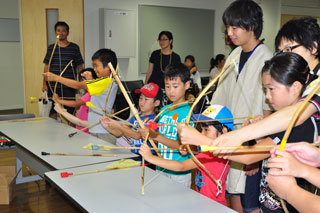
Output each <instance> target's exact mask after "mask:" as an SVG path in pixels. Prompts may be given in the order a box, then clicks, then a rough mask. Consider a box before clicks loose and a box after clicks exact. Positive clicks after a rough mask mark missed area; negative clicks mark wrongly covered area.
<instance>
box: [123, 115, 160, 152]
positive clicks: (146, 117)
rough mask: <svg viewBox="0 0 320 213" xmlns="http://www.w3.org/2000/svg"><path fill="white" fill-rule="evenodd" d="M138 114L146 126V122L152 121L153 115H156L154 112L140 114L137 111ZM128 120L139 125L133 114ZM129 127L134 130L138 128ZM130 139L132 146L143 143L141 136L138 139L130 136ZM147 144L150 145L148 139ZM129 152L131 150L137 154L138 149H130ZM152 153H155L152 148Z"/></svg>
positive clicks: (138, 145)
mask: <svg viewBox="0 0 320 213" xmlns="http://www.w3.org/2000/svg"><path fill="white" fill-rule="evenodd" d="M139 116H140V118H141V120H142V122H143V124H144V125H145V126H148V122H150V121H152V120H153V119H154V117H156V114H151V115H145V116H141V113H139ZM128 122H129V123H131V124H133V125H135V126H137V127H139V128H140V125H139V123H138V121H137V119H136V118H135V117H134V116H132V117H131V118H130V119H129V121H128ZM131 128H132V129H133V130H135V131H137V130H138V129H137V128H135V127H131ZM130 140H131V142H132V146H135V147H140V146H141V144H143V142H144V139H143V138H141V139H139V140H136V139H133V138H130ZM148 145H149V147H152V146H151V144H150V142H149V141H148ZM131 152H133V153H135V154H139V149H131ZM152 153H153V154H155V151H154V150H152Z"/></svg>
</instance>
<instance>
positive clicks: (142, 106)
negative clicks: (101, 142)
mask: <svg viewBox="0 0 320 213" xmlns="http://www.w3.org/2000/svg"><path fill="white" fill-rule="evenodd" d="M135 93H141V95H140V98H139V110H140V113H139V116H140V118H141V120H142V122H143V123H144V124H145V125H146V126H147V125H148V123H149V122H150V121H152V120H153V119H154V117H156V114H155V113H154V109H155V108H157V107H159V106H160V104H161V100H162V98H163V93H162V89H161V88H160V87H159V86H158V85H157V84H155V83H149V84H146V85H144V86H143V87H142V88H141V89H137V90H135ZM128 122H129V123H131V124H133V125H135V126H137V127H138V128H140V126H139V123H138V121H137V119H136V118H135V117H134V116H132V117H131V118H130V119H129V121H128ZM101 124H102V126H103V127H104V128H105V129H107V130H108V131H109V132H110V133H111V134H113V135H114V136H115V137H121V136H123V135H125V136H127V137H130V141H131V142H132V146H135V147H140V146H141V144H143V143H144V139H143V138H142V137H141V134H140V133H139V132H138V131H137V130H138V129H137V128H135V127H131V126H129V125H127V124H124V125H122V124H120V123H119V122H118V121H116V120H114V119H111V118H108V117H105V116H104V117H103V118H101ZM148 145H149V146H150V147H151V144H150V143H149V142H148ZM131 152H133V153H136V154H139V150H138V149H132V150H131Z"/></svg>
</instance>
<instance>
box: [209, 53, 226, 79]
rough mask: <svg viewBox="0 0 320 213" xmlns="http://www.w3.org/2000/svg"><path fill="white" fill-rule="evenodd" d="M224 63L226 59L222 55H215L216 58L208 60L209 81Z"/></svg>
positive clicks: (217, 73)
mask: <svg viewBox="0 0 320 213" xmlns="http://www.w3.org/2000/svg"><path fill="white" fill-rule="evenodd" d="M225 62H226V57H225V56H224V55H223V54H218V55H216V58H211V60H210V69H209V73H210V80H212V79H214V78H215V77H216V76H217V75H219V73H220V72H221V70H222V68H223V66H224V63H225Z"/></svg>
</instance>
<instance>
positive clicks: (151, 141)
mask: <svg viewBox="0 0 320 213" xmlns="http://www.w3.org/2000/svg"><path fill="white" fill-rule="evenodd" d="M108 66H109V68H110V70H111V72H112V75H113V77H114V78H115V80H116V82H117V84H118V86H119V88H120V90H121V92H122V94H123V96H124V97H125V99H126V101H127V103H128V105H129V107H130V110H131V112H132V113H133V116H134V117H135V118H136V120H137V122H138V124H139V126H140V128H141V129H145V128H146V127H145V126H144V124H143V122H142V120H141V118H140V116H139V113H138V111H137V109H136V108H135V107H134V105H133V103H132V101H131V99H130V97H129V95H128V93H127V91H126V89H125V88H124V86H123V84H122V82H121V80H120V79H119V76H118V75H117V73H116V71H115V70H114V68H113V66H112V64H111V63H109V64H108ZM147 136H148V135H147ZM147 138H148V137H146V139H145V141H144V143H146V141H147ZM149 141H150V143H151V145H152V147H153V148H154V149H155V150H157V154H158V156H159V157H160V158H161V154H160V153H159V151H158V149H157V147H156V145H155V143H154V141H153V140H152V139H151V138H150V139H149ZM144 166H145V164H144V158H142V176H141V194H144V191H143V185H144Z"/></svg>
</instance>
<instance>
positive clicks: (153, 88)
mask: <svg viewBox="0 0 320 213" xmlns="http://www.w3.org/2000/svg"><path fill="white" fill-rule="evenodd" d="M134 92H135V93H138V94H139V93H142V94H143V95H144V96H146V97H148V98H154V99H156V100H160V101H161V100H162V98H163V92H162V89H161V88H159V86H158V85H157V84H155V83H152V82H150V83H148V84H146V85H144V86H143V87H142V88H141V89H136V90H135V91H134Z"/></svg>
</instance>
